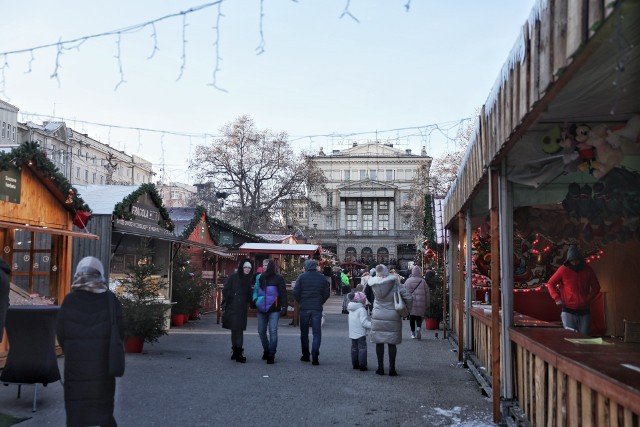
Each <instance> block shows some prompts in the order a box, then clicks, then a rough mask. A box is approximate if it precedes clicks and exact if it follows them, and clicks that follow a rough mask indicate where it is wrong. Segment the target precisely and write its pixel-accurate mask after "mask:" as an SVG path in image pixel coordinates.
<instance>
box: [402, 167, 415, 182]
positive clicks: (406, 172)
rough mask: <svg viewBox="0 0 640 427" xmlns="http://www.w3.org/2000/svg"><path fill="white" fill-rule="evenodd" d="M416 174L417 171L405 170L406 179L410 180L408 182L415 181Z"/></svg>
mask: <svg viewBox="0 0 640 427" xmlns="http://www.w3.org/2000/svg"><path fill="white" fill-rule="evenodd" d="M414 172H415V171H414V170H413V169H405V170H404V175H405V178H406V179H408V180H409V179H413V173H414Z"/></svg>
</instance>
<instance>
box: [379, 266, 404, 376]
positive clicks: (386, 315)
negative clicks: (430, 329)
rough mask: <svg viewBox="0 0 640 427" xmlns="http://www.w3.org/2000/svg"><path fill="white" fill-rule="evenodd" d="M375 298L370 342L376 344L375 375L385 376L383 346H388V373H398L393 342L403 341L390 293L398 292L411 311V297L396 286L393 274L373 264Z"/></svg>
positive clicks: (400, 287) (396, 343)
mask: <svg viewBox="0 0 640 427" xmlns="http://www.w3.org/2000/svg"><path fill="white" fill-rule="evenodd" d="M368 284H369V286H371V289H372V290H373V294H374V295H375V299H374V302H373V313H372V316H371V333H370V335H369V336H370V337H371V342H373V343H375V344H376V357H377V358H378V370H377V371H376V374H378V375H384V345H385V344H387V345H388V347H389V376H396V375H398V373H397V371H396V353H397V348H396V345H398V344H400V343H401V342H402V318H401V317H400V315H399V314H398V312H397V311H396V309H395V303H394V300H393V294H394V293H395V292H396V291H399V292H400V295H401V296H402V299H403V300H404V302H405V304H406V305H407V308H408V309H409V310H411V305H412V302H413V301H412V297H411V294H410V293H409V291H407V290H406V289H405V288H404V286H402V285H398V284H397V281H396V276H394V275H390V274H389V270H388V269H387V267H385V266H384V265H382V264H380V265H377V266H376V275H375V277H372V278H371V279H369V283H368Z"/></svg>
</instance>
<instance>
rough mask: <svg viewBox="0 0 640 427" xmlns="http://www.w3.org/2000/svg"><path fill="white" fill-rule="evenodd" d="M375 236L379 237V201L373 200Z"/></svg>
mask: <svg viewBox="0 0 640 427" xmlns="http://www.w3.org/2000/svg"><path fill="white" fill-rule="evenodd" d="M373 235H374V236H377V235H378V199H373ZM371 249H372V250H373V248H371Z"/></svg>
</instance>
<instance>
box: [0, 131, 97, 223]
mask: <svg viewBox="0 0 640 427" xmlns="http://www.w3.org/2000/svg"><path fill="white" fill-rule="evenodd" d="M29 162H31V165H29ZM11 165H15V166H17V167H18V168H22V167H23V166H25V165H27V166H31V167H32V168H33V169H34V171H35V172H37V173H38V174H41V175H42V179H50V180H51V182H53V183H54V184H55V186H56V188H57V189H58V191H60V193H61V196H62V198H63V200H69V199H70V200H71V203H65V206H69V207H70V208H73V209H69V210H70V211H72V212H74V213H75V212H77V211H85V212H91V209H90V208H89V206H88V205H87V204H86V203H85V201H84V200H82V198H81V197H79V196H78V195H77V194H78V190H77V189H76V188H74V187H73V186H71V183H70V182H69V181H68V180H67V178H65V176H64V175H63V174H62V173H60V170H59V169H58V168H57V167H56V165H55V164H54V163H53V162H52V161H51V160H49V159H48V158H47V155H46V154H45V152H44V151H43V150H42V149H41V148H40V144H38V143H37V142H35V141H31V142H28V141H27V142H23V143H22V144H20V145H19V146H18V147H16V148H14V149H13V150H11V151H10V152H8V153H0V171H6V170H8V169H9V167H10V166H11Z"/></svg>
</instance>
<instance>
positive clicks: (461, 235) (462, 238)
mask: <svg viewBox="0 0 640 427" xmlns="http://www.w3.org/2000/svg"><path fill="white" fill-rule="evenodd" d="M466 240H467V238H466V221H465V218H464V213H462V212H460V213H459V214H458V244H459V245H460V250H459V251H458V362H462V361H463V360H464V357H463V356H464V344H463V338H464V265H465V263H466V259H467V257H466V256H465V250H464V244H465V242H466Z"/></svg>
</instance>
